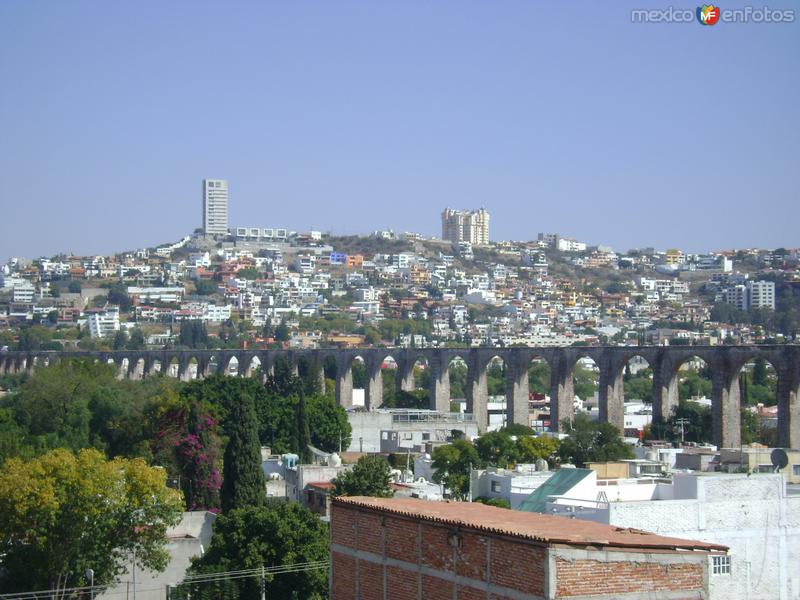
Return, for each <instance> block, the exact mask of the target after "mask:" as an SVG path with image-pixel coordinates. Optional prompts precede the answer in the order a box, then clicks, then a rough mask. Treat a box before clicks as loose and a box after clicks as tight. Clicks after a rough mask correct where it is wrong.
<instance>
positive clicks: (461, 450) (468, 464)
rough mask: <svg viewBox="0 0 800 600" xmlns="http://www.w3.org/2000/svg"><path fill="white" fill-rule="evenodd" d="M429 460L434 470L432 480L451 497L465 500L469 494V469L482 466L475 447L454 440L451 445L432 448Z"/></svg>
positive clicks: (468, 443)
mask: <svg viewBox="0 0 800 600" xmlns="http://www.w3.org/2000/svg"><path fill="white" fill-rule="evenodd" d="M431 458H433V463H432V466H433V468H434V469H435V470H436V472H435V473H434V474H433V480H434V481H435V482H436V483H441V484H443V485H444V486H445V487H446V488H447V489H449V490H450V493H451V494H452V495H453V497H455V498H457V499H460V500H465V499H466V498H467V495H468V494H469V484H470V473H471V469H478V468H480V467H481V466H482V463H481V458H480V456H478V452H477V450H475V447H474V446H473V445H472V444H471V443H470V442H468V441H466V440H463V439H460V440H455V441H454V442H453V443H452V444H447V445H445V446H439V447H438V448H434V450H433V455H432V456H431Z"/></svg>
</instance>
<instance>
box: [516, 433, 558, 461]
mask: <svg viewBox="0 0 800 600" xmlns="http://www.w3.org/2000/svg"><path fill="white" fill-rule="evenodd" d="M560 445H561V443H560V442H559V441H558V440H557V439H556V438H551V437H545V436H540V437H533V436H530V435H528V436H523V437H520V438H519V439H518V440H517V457H518V460H519V462H523V463H535V462H536V461H537V460H539V459H540V458H542V459H544V460H546V461H547V463H548V464H549V465H550V466H553V465H554V464H555V463H556V461H557V458H558V449H559V446H560Z"/></svg>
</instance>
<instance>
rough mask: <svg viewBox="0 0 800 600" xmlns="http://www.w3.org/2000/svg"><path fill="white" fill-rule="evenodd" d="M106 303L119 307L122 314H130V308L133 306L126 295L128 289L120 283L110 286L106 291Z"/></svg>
mask: <svg viewBox="0 0 800 600" xmlns="http://www.w3.org/2000/svg"><path fill="white" fill-rule="evenodd" d="M108 301H109V302H110V303H111V304H116V305H117V306H119V310H120V312H124V313H126V312H130V310H131V306H133V303H132V302H131V297H130V296H129V295H128V287H127V286H126V285H125V284H124V283H122V282H121V281H119V282H117V283H114V284H112V285H111V288H110V289H109V290H108Z"/></svg>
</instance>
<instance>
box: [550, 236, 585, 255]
mask: <svg viewBox="0 0 800 600" xmlns="http://www.w3.org/2000/svg"><path fill="white" fill-rule="evenodd" d="M555 247H556V250H558V251H560V252H585V251H586V243H585V242H579V241H578V240H574V239H572V238H562V237H559V238H557V239H556V244H555Z"/></svg>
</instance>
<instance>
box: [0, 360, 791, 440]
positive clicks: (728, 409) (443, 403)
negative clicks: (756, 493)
mask: <svg viewBox="0 0 800 600" xmlns="http://www.w3.org/2000/svg"><path fill="white" fill-rule="evenodd" d="M637 356H638V357H641V358H643V359H645V360H646V361H647V362H648V363H649V365H650V368H652V369H653V398H652V402H653V421H654V423H655V424H660V423H664V422H665V421H666V420H667V419H668V418H669V416H670V413H671V411H672V408H673V407H674V406H676V404H677V402H678V381H679V380H678V371H679V369H680V367H681V365H682V364H684V363H685V362H686V361H688V360H690V359H692V357H698V358H700V359H702V360H703V361H705V363H706V365H707V366H708V367H709V369H710V372H711V377H712V419H713V429H714V431H713V439H714V441H715V443H716V444H717V445H718V446H721V447H735V446H738V445H739V443H740V411H739V402H740V400H739V398H740V396H739V377H738V375H739V372H740V370H741V368H742V366H743V365H744V364H745V363H747V362H748V361H749V360H751V359H756V358H759V357H760V358H763V359H765V360H766V361H768V362H769V363H770V364H771V365H772V367H773V368H774V369H775V372H776V375H777V378H778V385H777V401H778V440H779V444H780V445H781V446H783V447H787V448H788V447H791V448H800V406H799V405H798V396H800V346H792V345H781V346H779V345H774V346H773V345H749V346H637V347H628V346H624V347H621V346H596V347H574V346H573V347H565V348H517V347H515V348H426V349H414V348H358V349H347V350H342V349H315V350H185V351H180V350H162V351H129V352H4V353H2V354H0V374H2V373H15V372H22V371H32V370H33V369H35V368H36V367H37V366H40V365H44V364H49V363H51V362H54V361H57V360H61V359H65V358H79V357H82V358H90V359H94V360H99V361H101V362H109V363H111V362H113V363H114V364H116V366H117V367H118V368H119V369H120V376H121V377H127V378H131V379H139V378H142V377H145V376H147V375H150V374H153V373H155V372H157V371H159V370H163V371H165V372H166V371H167V370H168V369H165V368H164V366H166V365H175V367H176V371H177V376H178V377H180V378H181V379H189V378H191V372H192V371H195V370H196V376H197V377H204V376H209V375H212V374H214V373H228V374H235V375H239V376H250V375H251V374H253V373H254V372H256V371H258V372H260V373H262V374H266V373H267V372H270V371H271V370H272V369H273V367H274V365H275V362H276V361H277V360H279V359H281V358H283V359H285V360H287V361H288V364H289V365H290V367H291V368H292V369H293V370H295V371H296V370H297V369H298V366H299V365H300V363H301V361H309V362H308V364H314V363H315V362H316V364H320V365H321V364H324V362H325V361H330V359H329V357H332V358H333V360H335V364H336V399H337V401H338V402H339V404H340V405H342V406H344V407H348V406H349V405H350V404H351V403H352V389H353V379H352V365H353V361H354V360H356V359H357V358H359V357H360V359H361V360H363V362H364V364H365V368H366V381H367V382H366V385H365V404H366V407H367V408H368V409H374V408H378V407H380V406H381V404H382V395H383V381H382V369H381V366H382V364H383V363H384V361H385V360H386V359H387V358H388V357H391V358H392V359H394V361H395V362H396V363H397V369H398V372H397V382H398V387H399V388H400V389H403V390H411V389H414V378H413V368H414V365H415V364H416V363H417V361H418V360H423V361H425V362H426V363H427V365H428V368H429V369H430V373H431V385H430V389H429V398H430V408H432V409H436V410H439V411H444V412H447V411H449V401H450V379H449V372H448V368H449V365H450V363H451V361H452V360H453V359H455V358H456V357H459V358H461V359H462V360H463V361H464V362H465V363H466V365H467V368H468V376H467V390H466V392H467V393H466V395H467V398H466V400H467V412H470V413H473V414H474V416H475V418H476V420H477V421H478V426H479V428H481V429H485V428H486V425H487V424H488V414H487V402H488V391H487V368H488V366H489V363H490V362H491V361H492V360H494V359H495V357H499V358H500V359H502V360H503V363H504V364H505V376H506V403H507V412H506V414H507V421H508V422H509V423H523V424H527V422H528V368H529V367H530V365H531V363H532V361H533V360H534V359H539V360H544V361H546V362H547V363H548V364H549V366H550V397H551V399H552V400H551V429H553V430H556V431H557V430H559V429H561V427H562V423H563V421H564V420H565V419H569V418H571V416H572V414H573V397H574V394H573V369H574V367H575V365H576V364H577V362H578V360H580V359H581V358H584V357H587V358H591V359H592V360H593V361H594V362H595V364H596V365H597V367H598V368H599V381H598V384H599V393H598V396H599V405H600V406H599V409H600V419H601V420H602V421H607V422H610V423H613V424H614V425H615V426H616V427H618V428H620V429H622V427H623V425H624V395H623V385H624V383H623V373H624V369H625V365H626V364H628V361H629V360H630V359H631V358H634V357H637ZM234 359H235V361H234ZM190 365H192V366H193V368H192V369H190ZM173 370H175V369H173Z"/></svg>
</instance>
